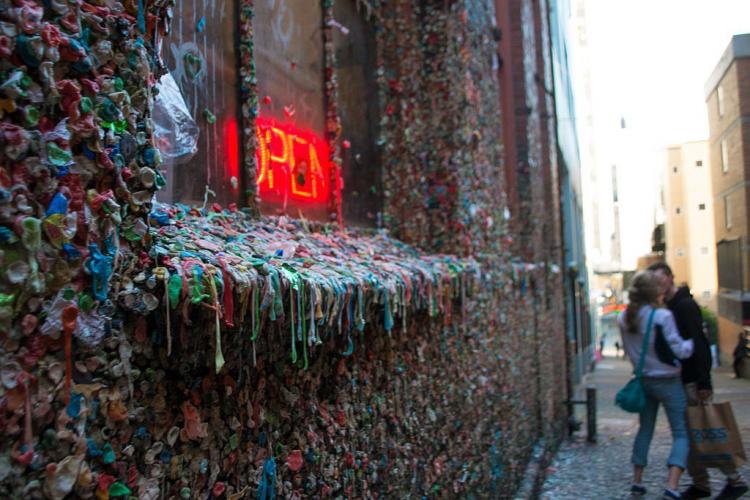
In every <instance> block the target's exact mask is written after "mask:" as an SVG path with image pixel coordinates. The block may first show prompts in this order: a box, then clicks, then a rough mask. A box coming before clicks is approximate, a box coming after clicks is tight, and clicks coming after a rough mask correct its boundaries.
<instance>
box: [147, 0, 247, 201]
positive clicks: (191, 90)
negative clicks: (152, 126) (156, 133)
mask: <svg viewBox="0 0 750 500" xmlns="http://www.w3.org/2000/svg"><path fill="white" fill-rule="evenodd" d="M216 5H217V9H216V12H215V13H214V15H213V16H211V17H210V18H209V17H206V18H205V21H204V22H202V23H200V24H201V28H200V29H198V26H197V24H198V21H197V20H199V19H201V18H202V16H203V13H204V12H205V2H202V1H200V0H184V1H183V2H181V3H180V8H179V9H175V15H176V18H175V20H174V23H172V32H171V33H170V34H169V36H167V37H166V38H165V40H164V44H163V48H162V57H163V58H164V62H165V64H166V67H167V69H168V70H169V73H170V75H171V76H172V78H174V81H175V83H176V84H177V87H178V89H179V92H180V93H181V94H182V99H183V100H184V102H185V105H186V109H187V110H188V111H189V113H190V115H191V118H192V119H193V120H194V121H195V124H196V125H197V128H198V138H197V144H196V146H197V151H196V152H195V154H194V155H193V156H192V157H187V159H186V160H185V159H182V158H176V159H172V158H170V157H169V156H168V155H162V158H163V160H164V162H163V163H162V165H161V167H160V168H161V170H162V172H163V173H164V175H165V176H166V178H167V185H166V187H165V188H164V189H163V190H161V191H159V192H158V193H157V198H158V199H159V200H160V201H165V202H180V203H185V204H187V205H196V204H197V205H200V204H202V203H203V200H204V197H205V196H208V199H207V201H208V202H209V203H211V202H218V203H220V204H222V205H226V204H228V203H231V202H237V201H239V198H240V191H241V185H240V184H241V179H240V177H241V174H240V130H241V127H239V99H238V87H237V84H238V78H239V76H238V75H239V73H238V59H239V58H238V54H237V48H236V47H237V44H236V40H235V37H236V36H237V17H236V8H237V4H236V0H231V1H226V2H219V3H217V4H216ZM206 21H207V22H206ZM166 140H167V141H169V138H168V137H167V138H166ZM160 149H161V147H160ZM210 193H214V194H210Z"/></svg>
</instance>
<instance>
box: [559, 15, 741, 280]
mask: <svg viewBox="0 0 750 500" xmlns="http://www.w3.org/2000/svg"><path fill="white" fill-rule="evenodd" d="M571 3H572V4H573V15H574V16H575V14H576V5H579V4H582V5H583V6H584V7H585V24H581V23H580V22H579V23H578V25H576V20H575V19H574V20H573V21H572V23H571V33H570V35H571V40H573V43H574V47H573V53H572V54H571V56H570V58H571V61H572V63H571V66H572V68H571V70H572V72H573V78H574V81H575V87H576V101H577V114H578V116H577V117H576V122H577V124H578V128H579V140H580V141H581V142H582V143H581V151H582V156H583V157H582V164H583V173H584V176H586V177H587V179H586V180H584V182H583V190H584V193H583V195H584V198H586V197H601V198H602V199H601V200H600V203H599V204H600V207H599V218H598V219H599V220H598V226H599V228H600V229H601V234H602V238H601V240H602V241H601V242H600V247H601V248H602V254H603V255H596V252H589V259H590V261H592V260H593V261H594V262H593V265H596V261H597V260H599V261H602V260H607V257H608V256H609V255H610V246H609V239H610V235H611V233H612V231H613V227H614V226H613V224H614V223H613V217H612V216H611V213H612V201H611V190H610V189H609V186H611V185H612V184H611V183H612V178H611V171H612V165H616V166H617V183H618V188H619V195H620V200H619V201H620V221H621V222H620V226H621V238H622V267H623V268H626V269H627V268H630V269H633V268H635V265H636V261H637V258H638V256H641V255H644V254H646V253H648V252H649V251H650V245H651V232H652V230H653V227H654V222H655V217H656V218H657V219H658V216H657V215H656V214H655V207H656V200H657V199H658V188H657V185H658V179H659V177H660V175H661V174H662V172H663V170H664V168H665V165H664V163H665V162H666V148H667V146H669V145H672V144H680V143H683V142H687V141H691V140H700V139H707V138H708V117H707V110H706V103H705V93H704V85H705V82H706V80H707V79H708V77H709V75H710V74H711V71H712V70H713V69H714V67H715V66H716V64H717V62H718V60H719V57H720V56H721V54H722V53H723V52H724V50H725V49H726V47H727V45H728V44H729V42H730V39H731V37H732V35H734V34H740V33H750V0H629V1H627V2H623V1H621V0H571ZM578 21H580V19H579V20H578ZM581 32H583V33H585V40H586V42H587V46H588V48H587V49H586V48H585V47H584V48H581V47H580V46H579V47H575V43H576V40H578V39H580V36H579V34H580V33H581ZM576 37H578V38H576ZM587 72H588V75H589V77H590V80H589V81H590V84H589V85H588V88H589V89H590V91H589V92H588V94H589V95H587V92H586V88H587V86H586V85H585V83H586V76H587ZM621 118H623V119H624V121H625V124H626V128H625V129H622V128H621ZM587 124H588V125H587ZM587 127H588V129H587ZM587 152H590V156H589V157H587ZM586 223H587V230H588V229H589V227H591V228H593V227H594V224H593V220H592V214H590V213H589V214H588V217H587V219H586ZM588 243H591V237H589V241H588ZM592 254H593V255H592Z"/></svg>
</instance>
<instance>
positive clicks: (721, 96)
mask: <svg viewBox="0 0 750 500" xmlns="http://www.w3.org/2000/svg"><path fill="white" fill-rule="evenodd" d="M716 97H717V99H716V102H717V103H718V107H719V117H722V116H724V89H723V88H722V87H721V85H719V87H718V88H717V89H716Z"/></svg>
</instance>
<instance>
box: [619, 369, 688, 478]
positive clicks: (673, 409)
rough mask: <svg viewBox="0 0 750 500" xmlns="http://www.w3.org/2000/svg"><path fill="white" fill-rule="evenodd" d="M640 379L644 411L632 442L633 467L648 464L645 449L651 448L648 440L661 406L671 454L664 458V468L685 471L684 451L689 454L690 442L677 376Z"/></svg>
mask: <svg viewBox="0 0 750 500" xmlns="http://www.w3.org/2000/svg"><path fill="white" fill-rule="evenodd" d="M641 380H642V381H643V388H644V389H645V391H646V409H645V410H643V412H642V413H641V414H640V427H639V428H638V435H636V437H635V442H634V443H633V458H632V462H633V465H640V466H642V467H645V466H646V465H648V448H649V446H651V439H652V438H653V437H654V426H655V425H656V414H657V412H658V411H659V404H660V403H661V404H663V405H664V410H665V411H666V412H667V419H669V427H670V428H671V429H672V451H671V452H670V454H669V459H667V465H668V466H672V465H674V466H677V467H680V468H682V469H685V468H686V467H687V459H688V452H689V451H690V441H689V440H688V432H687V419H686V418H685V409H686V408H687V396H686V395H685V388H684V387H683V386H682V381H681V380H680V378H679V377H673V378H649V377H643V378H642V379H641Z"/></svg>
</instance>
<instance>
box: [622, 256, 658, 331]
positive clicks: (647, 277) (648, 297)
mask: <svg viewBox="0 0 750 500" xmlns="http://www.w3.org/2000/svg"><path fill="white" fill-rule="evenodd" d="M658 298H659V278H658V277H657V276H656V274H654V273H653V272H652V271H642V272H640V273H638V274H636V275H635V276H634V277H633V281H632V282H631V283H630V287H629V288H628V307H627V309H625V331H628V332H631V333H638V310H639V309H640V308H641V307H643V306H645V305H651V306H656V301H657V299H658Z"/></svg>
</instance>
